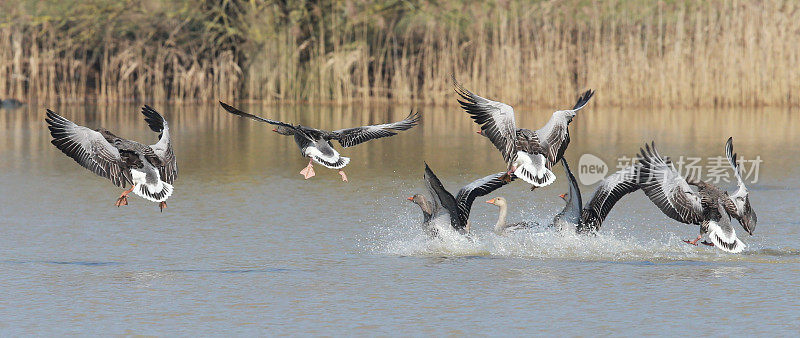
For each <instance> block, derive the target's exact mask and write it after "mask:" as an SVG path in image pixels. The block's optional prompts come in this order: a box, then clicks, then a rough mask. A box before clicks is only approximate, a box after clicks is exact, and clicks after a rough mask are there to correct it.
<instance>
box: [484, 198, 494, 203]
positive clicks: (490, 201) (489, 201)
mask: <svg viewBox="0 0 800 338" xmlns="http://www.w3.org/2000/svg"><path fill="white" fill-rule="evenodd" d="M486 203H489V204H494V198H492V199H490V200H488V201H486Z"/></svg>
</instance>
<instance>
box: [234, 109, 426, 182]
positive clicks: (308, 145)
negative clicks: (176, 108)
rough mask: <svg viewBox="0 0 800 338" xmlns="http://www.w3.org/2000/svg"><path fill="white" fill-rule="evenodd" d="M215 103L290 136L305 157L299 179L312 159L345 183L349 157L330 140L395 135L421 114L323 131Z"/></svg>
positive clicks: (346, 142) (309, 173)
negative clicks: (396, 120)
mask: <svg viewBox="0 0 800 338" xmlns="http://www.w3.org/2000/svg"><path fill="white" fill-rule="evenodd" d="M219 104H220V105H222V108H224V109H225V110H226V111H228V112H229V113H231V114H234V115H237V116H242V117H246V118H250V119H253V120H256V121H259V122H265V123H269V124H272V125H275V126H277V127H276V128H275V129H273V130H272V131H274V132H276V133H278V134H281V135H285V136H294V141H295V143H297V146H298V147H299V148H300V153H301V154H302V155H303V156H305V157H308V158H309V160H308V166H306V167H305V168H303V170H301V171H300V175H303V178H305V179H309V178H311V177H314V176H315V175H316V174H315V173H314V166H313V162H317V163H319V164H320V165H322V166H325V167H327V168H331V169H337V170H339V175H341V176H342V181H344V182H347V175H346V174H345V173H344V170H343V168H344V167H345V166H347V164H348V163H350V158H349V157H344V156H341V155H339V152H337V151H336V149H334V148H333V144H332V143H331V140H336V141H338V142H339V144H340V145H341V146H342V147H345V148H347V147H352V146H354V145H357V144H361V143H364V142H367V141H370V140H374V139H378V138H382V137H388V136H393V135H397V132H398V131H402V130H408V129H411V128H413V127H414V126H416V125H417V124H418V122H419V120H420V117H421V115H420V113H414V112H411V113H410V114H409V115H408V117H406V118H405V119H404V120H402V121H398V122H393V123H385V124H377V125H371V126H363V127H355V128H348V129H340V130H334V131H327V130H320V129H315V128H310V127H305V126H301V125H299V124H298V125H291V124H288V123H284V122H280V121H275V120H270V119H265V118H262V117H259V116H256V115H252V114H248V113H245V112H243V111H241V110H239V109H236V108H234V107H231V106H230V105H227V104H225V103H223V102H220V103H219Z"/></svg>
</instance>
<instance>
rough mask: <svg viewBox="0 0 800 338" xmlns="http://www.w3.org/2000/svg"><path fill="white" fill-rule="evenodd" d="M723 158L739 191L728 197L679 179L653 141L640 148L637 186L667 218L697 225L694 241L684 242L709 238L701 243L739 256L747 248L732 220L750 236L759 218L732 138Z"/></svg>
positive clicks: (694, 181)
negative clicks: (754, 209) (695, 189)
mask: <svg viewBox="0 0 800 338" xmlns="http://www.w3.org/2000/svg"><path fill="white" fill-rule="evenodd" d="M725 155H726V157H727V158H728V162H729V163H730V165H731V167H732V168H733V171H734V174H735V176H736V179H737V184H738V190H737V191H736V192H735V193H734V194H733V195H728V193H727V192H726V191H725V190H723V189H721V188H719V187H717V186H714V185H712V184H708V183H706V182H703V181H700V180H698V179H694V178H689V179H686V178H684V177H683V176H681V174H680V173H678V171H677V170H676V169H675V166H674V165H673V164H672V161H671V160H670V159H669V157H662V156H661V155H660V154H659V152H658V150H656V145H655V142H652V143H651V145H647V144H646V145H645V148H644V149H640V155H639V162H640V163H641V175H639V186H640V187H641V188H642V190H643V191H644V192H645V194H646V195H647V197H648V198H650V200H651V201H652V202H653V203H654V204H655V205H656V206H657V207H658V208H659V209H660V210H661V211H662V212H663V213H664V214H666V215H667V216H669V217H670V218H672V219H674V220H676V221H678V222H681V223H686V224H694V225H700V234H699V235H698V236H697V238H696V239H694V240H692V241H688V240H686V241H684V242H686V243H689V244H692V245H697V242H698V241H699V240H700V239H701V238H703V236H704V235H708V238H709V239H710V240H711V242H710V243H709V242H705V241H704V242H702V243H703V244H706V245H709V246H716V247H717V248H719V249H720V250H723V251H727V252H731V253H739V252H742V250H744V248H745V246H746V245H745V244H744V243H743V242H742V241H741V240H740V239H739V238H737V237H736V230H735V229H734V228H733V226H732V225H731V217H733V218H735V219H737V220H738V221H739V224H740V225H741V226H742V227H743V228H744V230H745V231H747V232H748V233H749V234H750V235H752V234H753V232H754V231H755V228H756V223H757V221H758V219H757V216H756V213H755V212H754V211H753V208H752V207H751V206H750V198H749V193H748V191H747V187H746V186H745V185H744V181H743V180H742V178H741V173H740V168H739V165H738V163H737V162H736V154H735V153H734V152H733V138H728V142H727V143H726V144H725ZM690 185H693V186H695V187H697V191H694V190H692V189H691V187H690Z"/></svg>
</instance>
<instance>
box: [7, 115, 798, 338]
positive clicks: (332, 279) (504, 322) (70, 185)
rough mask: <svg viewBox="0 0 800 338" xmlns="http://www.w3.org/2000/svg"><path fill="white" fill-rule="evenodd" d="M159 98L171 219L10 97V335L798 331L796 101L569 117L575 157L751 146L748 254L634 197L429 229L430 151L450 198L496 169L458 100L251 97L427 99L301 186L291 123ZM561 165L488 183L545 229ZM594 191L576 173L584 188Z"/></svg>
mask: <svg viewBox="0 0 800 338" xmlns="http://www.w3.org/2000/svg"><path fill="white" fill-rule="evenodd" d="M53 108H54V110H56V111H57V112H59V113H61V114H63V115H64V116H65V117H67V118H69V119H71V120H73V121H75V122H77V123H79V124H82V125H86V126H89V127H93V128H94V127H99V126H103V127H105V128H108V129H109V130H111V131H113V132H115V133H117V134H118V135H120V136H122V137H126V138H130V139H134V140H139V141H143V142H147V141H149V142H155V141H156V138H157V135H156V134H155V133H153V132H152V131H150V130H149V128H147V125H146V124H145V122H144V120H143V118H142V116H141V114H140V113H139V107H136V106H133V105H127V106H113V107H112V106H109V107H107V106H63V107H53ZM155 108H156V109H157V110H158V111H160V112H162V113H163V114H164V115H165V117H166V118H167V120H168V121H169V123H170V127H171V128H172V131H173V133H172V134H173V141H174V144H175V147H176V153H177V156H178V162H179V167H180V169H181V171H180V175H179V178H178V180H177V182H176V184H175V187H176V188H175V194H174V195H173V197H172V198H170V204H169V208H168V209H166V210H165V211H164V213H160V212H159V211H158V208H157V206H155V205H154V204H152V203H149V202H146V201H144V200H142V199H139V198H131V199H130V205H128V206H126V207H122V208H116V207H114V206H113V203H114V200H115V199H116V197H117V196H118V195H119V192H120V189H118V188H116V187H114V186H113V185H112V184H110V183H109V182H107V181H104V180H103V179H101V178H99V177H96V176H94V175H93V174H91V173H90V172H88V171H87V170H85V169H83V168H81V167H80V166H78V165H77V164H75V163H74V162H73V161H72V160H71V159H69V158H67V157H66V156H64V155H63V154H61V153H60V152H59V151H58V150H57V149H55V147H53V146H52V145H51V144H50V143H49V141H50V136H49V134H48V132H47V130H46V128H45V123H44V109H45V107H33V106H26V107H23V108H21V109H17V110H10V111H9V110H0V183H2V184H0V186H2V188H0V215H2V223H1V224H2V227H3V236H0V267H2V268H3V270H4V273H3V274H0V285H1V286H0V292H2V293H3V294H4V295H6V296H5V298H3V304H4V305H6V306H5V307H0V333H3V334H5V335H12V334H13V335H20V334H25V333H28V334H30V333H42V332H48V333H50V332H52V333H55V334H69V333H78V334H87V333H89V334H91V333H98V334H108V333H112V334H148V335H170V334H173V335H174V334H175V333H184V334H196V333H201V332H202V333H205V334H220V335H221V334H227V335H229V334H230V333H231V332H235V333H238V334H240V335H255V334H262V335H263V334H264V333H270V334H276V333H277V334H281V333H283V334H294V335H297V334H326V335H330V334H334V335H345V334H352V333H353V332H363V333H365V334H370V335H374V334H376V333H377V334H383V335H396V334H397V333H398V332H403V333H404V334H408V335H445V334H453V333H455V332H462V333H464V334H473V333H483V334H487V335H491V334H530V333H531V332H537V333H540V334H560V335H563V334H565V333H566V334H574V335H594V334H596V333H597V332H609V333H612V334H613V333H617V332H619V333H628V334H639V333H641V334H646V333H650V334H652V333H653V332H674V331H666V330H670V329H674V328H675V327H681V328H684V329H686V330H687V332H691V331H697V330H707V329H708V328H709V327H708V326H707V323H708V318H707V317H706V316H705V314H707V313H708V311H709V309H713V311H715V314H716V315H717V317H715V318H736V323H735V325H733V323H731V322H728V323H722V324H724V325H721V326H715V327H714V329H715V330H716V331H714V332H715V333H717V334H723V335H725V334H734V333H740V332H747V333H749V334H755V335H758V334H761V335H777V334H786V333H794V332H797V331H798V330H800V327H798V325H800V323H798V322H797V320H796V314H795V313H794V312H793V311H792V310H791V309H792V307H793V306H795V305H796V304H795V303H796V301H797V294H796V290H797V282H796V281H797V280H800V268H799V267H800V244H798V242H797V240H798V238H800V228H799V227H798V226H797V225H798V221H797V211H796V206H797V205H798V202H800V197H798V194H797V191H798V190H800V180H798V177H800V175H798V166H797V160H796V159H797V158H798V155H800V148H796V147H793V146H792V145H794V144H797V143H798V138H800V133H799V131H800V130H799V129H800V117H798V116H797V114H795V113H794V112H791V111H786V110H780V109H759V110H718V111H713V110H703V111H682V110H658V111H654V110H639V109H600V108H594V107H592V106H591V105H590V106H589V107H587V108H586V109H584V110H582V111H581V112H580V113H579V115H578V117H577V118H576V119H575V120H574V122H573V124H572V126H571V136H572V143H571V144H570V147H569V150H568V151H567V154H566V158H567V159H568V160H569V161H570V162H571V163H577V160H578V158H579V157H580V155H581V154H583V153H591V154H594V155H597V156H599V157H600V158H601V159H603V160H604V161H606V163H608V164H610V165H611V166H612V168H611V169H612V170H613V166H614V164H615V160H616V158H617V157H618V156H619V155H628V156H631V155H633V154H635V153H636V152H637V151H638V149H639V147H641V146H642V145H643V144H644V142H645V141H650V140H655V141H656V142H657V143H658V145H659V148H660V149H661V151H662V152H663V153H664V154H666V155H671V156H673V157H676V156H680V155H686V156H699V157H706V156H721V155H724V149H723V147H724V142H725V140H726V139H727V137H728V136H733V137H734V138H735V140H736V141H735V145H736V151H737V152H738V153H739V154H740V156H746V157H748V158H750V157H754V156H761V158H762V160H763V161H764V162H763V164H762V167H761V173H760V176H761V177H760V178H761V179H760V180H759V182H758V183H756V184H749V186H748V187H749V189H750V191H751V203H752V205H753V207H754V208H755V209H756V211H757V212H758V216H759V225H758V228H757V230H756V233H755V235H754V236H752V237H751V236H749V235H747V234H746V233H745V232H744V231H743V230H741V228H738V225H737V230H738V232H737V234H739V236H740V237H742V240H743V241H744V242H745V243H746V244H747V245H748V247H747V248H746V249H745V251H744V252H743V253H742V254H741V255H730V254H726V253H722V252H720V251H718V250H714V249H712V248H708V247H703V246H700V247H694V246H689V245H686V244H684V243H683V242H682V240H683V239H686V238H693V237H694V236H695V235H696V234H697V231H698V228H697V227H696V226H688V225H682V224H678V223H677V222H675V221H672V220H671V219H669V218H667V217H666V216H664V215H663V214H662V213H661V212H660V211H658V209H657V208H655V207H654V206H653V205H652V203H650V202H649V201H648V200H647V199H646V197H645V196H644V194H642V193H641V192H637V193H634V194H631V195H630V196H627V197H625V198H624V199H623V200H622V201H620V203H618V204H617V206H615V208H614V210H613V211H612V212H611V214H610V215H609V218H608V219H607V220H606V222H605V223H604V225H603V229H602V230H601V233H600V234H599V235H598V236H592V237H578V236H564V235H561V234H557V233H552V232H548V231H545V230H540V229H533V230H532V231H527V232H520V233H515V234H513V235H511V236H505V237H500V236H496V235H494V234H493V233H492V232H491V228H492V226H493V225H494V223H495V221H496V220H497V208H496V207H494V206H490V205H486V204H485V203H481V200H477V201H476V203H475V205H474V206H473V208H472V214H471V221H472V224H473V231H474V234H473V237H472V239H471V240H468V239H464V238H462V237H453V238H445V239H444V240H438V239H435V240H432V239H429V238H427V237H425V236H424V234H423V233H422V231H421V229H420V227H419V223H420V222H421V219H422V215H421V213H420V211H419V208H418V207H417V206H416V205H413V204H411V203H409V202H408V201H406V200H405V198H406V197H408V196H411V195H413V194H414V193H417V192H425V187H424V184H423V182H422V169H423V164H422V163H423V161H426V162H427V163H428V164H430V166H431V167H432V168H433V169H434V170H435V171H436V173H437V175H438V176H439V178H440V179H441V180H442V181H443V183H444V185H445V186H446V187H447V188H448V189H449V190H450V191H457V189H458V188H460V187H461V186H463V185H465V184H467V183H468V182H470V181H472V180H474V179H475V178H478V177H482V176H485V175H486V174H488V173H491V172H497V171H499V170H501V169H502V168H503V167H504V165H503V162H502V159H501V157H500V155H499V154H498V152H497V151H496V150H495V149H494V148H493V147H492V146H491V144H490V143H489V142H488V140H486V139H485V138H483V137H480V136H478V135H476V134H475V133H474V131H475V130H477V128H476V126H475V125H474V124H473V123H472V122H471V120H470V119H469V118H467V117H466V116H465V114H464V113H463V112H461V111H460V110H459V109H458V108H457V107H455V106H450V107H416V106H412V105H403V104H398V105H393V106H373V107H368V106H354V107H336V106H313V107H309V106H268V107H261V106H258V107H256V106H252V105H243V107H242V108H243V109H244V110H246V111H248V112H252V113H257V114H259V115H262V116H265V117H269V118H272V119H278V120H283V121H287V122H294V123H300V124H303V125H309V126H313V127H318V128H323V129H331V130H332V129H339V128H345V127H352V126H358V125H365V124H376V123H384V122H387V121H396V120H400V119H402V118H404V117H405V116H406V115H407V114H408V112H409V110H411V109H412V108H413V109H415V110H419V111H421V112H423V121H422V123H421V125H420V126H419V127H417V128H414V129H412V130H409V131H406V132H403V133H400V134H399V135H397V136H394V137H391V138H384V139H380V140H376V141H371V142H368V143H365V144H362V145H359V146H356V147H352V148H345V149H342V148H339V150H340V151H341V152H342V154H343V155H345V156H349V157H351V158H352V162H351V164H350V165H349V166H348V167H347V168H346V169H347V172H348V176H349V178H350V182H348V183H344V182H341V181H340V180H339V176H338V175H337V174H336V172H335V171H333V170H328V169H325V168H318V170H317V176H316V177H314V178H312V179H310V180H308V181H304V180H303V179H302V177H301V176H300V175H299V174H298V172H299V171H300V169H302V168H303V167H304V166H305V164H306V163H307V162H306V160H305V159H303V158H302V157H301V156H300V154H299V151H298V150H297V148H296V146H295V145H294V142H293V140H292V139H291V138H288V137H283V136H280V135H277V134H275V133H272V132H271V131H270V130H271V128H270V127H267V126H264V125H261V124H259V123H257V122H255V121H251V120H246V119H242V118H236V117H233V116H230V115H229V114H227V113H225V112H224V111H223V110H222V109H221V108H219V107H218V106H217V105H202V106H191V105H186V106H173V105H156V106H155ZM555 108H563V107H552V108H551V109H528V108H524V107H523V108H518V109H517V110H518V118H517V120H518V123H519V125H520V126H527V127H534V126H538V125H542V124H543V123H544V122H545V121H546V120H547V119H548V118H549V117H550V114H551V112H552V110H553V109H555ZM336 146H337V147H338V145H336ZM555 173H556V175H557V176H558V180H557V181H556V183H554V184H553V185H552V186H550V187H547V188H542V189H537V190H536V191H535V192H531V191H530V190H529V189H528V187H527V186H526V185H525V184H521V183H513V184H511V185H509V186H508V187H504V188H502V189H500V190H498V191H497V192H496V193H495V194H494V195H495V196H504V197H506V198H507V200H508V203H509V216H508V217H509V220H512V219H513V220H515V221H517V220H532V221H537V222H539V223H540V224H547V223H548V222H549V221H550V220H551V219H552V217H553V215H555V213H557V212H558V211H560V210H561V208H563V201H562V200H561V199H560V198H559V197H558V195H559V194H561V193H563V192H565V191H566V189H567V186H566V183H565V182H564V180H563V179H562V177H563V171H562V169H561V168H559V167H556V169H555ZM723 186H724V187H725V188H727V189H729V190H732V188H733V185H732V184H729V185H727V186H725V185H723ZM593 188H594V187H589V186H583V187H582V191H583V193H584V197H585V198H588V195H589V194H591V192H592V190H593ZM487 197H491V196H487ZM690 299H691V300H697V301H688V300H690ZM612 305H613V306H612ZM576 313H580V314H582V316H581V318H582V321H581V325H575V322H574V318H575V314H576ZM756 313H757V314H758V316H755V315H754V314H756ZM42 318H47V319H48V320H47V322H46V324H43V323H42V321H41V319H42ZM465 318H468V322H469V325H468V326H464V325H462V324H461V323H464V322H465ZM531 318H533V320H532V319H531ZM643 321H646V322H647V323H649V325H647V326H642V325H640V324H641V322H643ZM10 323H13V326H12V325H11V324H10ZM45 325H46V326H45ZM500 328H502V329H503V331H499V330H500ZM600 330H602V331H600ZM701 332H707V331H701Z"/></svg>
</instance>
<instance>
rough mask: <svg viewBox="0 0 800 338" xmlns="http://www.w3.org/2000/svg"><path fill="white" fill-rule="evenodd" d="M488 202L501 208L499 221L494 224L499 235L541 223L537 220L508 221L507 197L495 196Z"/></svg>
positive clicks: (495, 231)
mask: <svg viewBox="0 0 800 338" xmlns="http://www.w3.org/2000/svg"><path fill="white" fill-rule="evenodd" d="M486 203H489V204H492V205H495V206H497V207H498V208H500V213H499V215H498V217H497V223H496V224H495V225H494V233H495V234H497V235H504V234H507V233H509V232H512V231H517V230H521V229H527V228H531V227H533V226H536V225H539V223H536V222H525V221H523V222H516V223H506V214H507V213H508V203H507V202H506V199H505V198H503V197H495V198H492V199H490V200H488V201H486Z"/></svg>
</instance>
